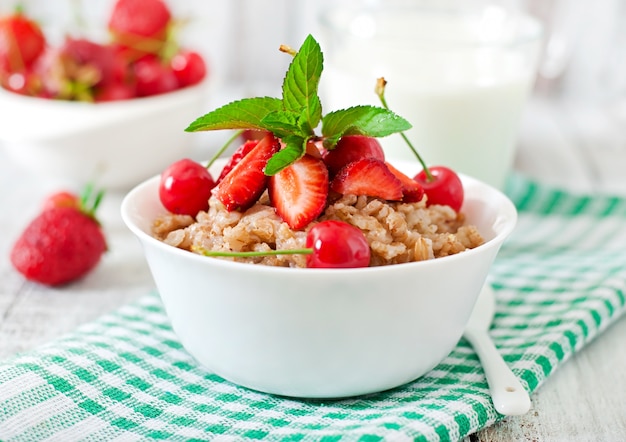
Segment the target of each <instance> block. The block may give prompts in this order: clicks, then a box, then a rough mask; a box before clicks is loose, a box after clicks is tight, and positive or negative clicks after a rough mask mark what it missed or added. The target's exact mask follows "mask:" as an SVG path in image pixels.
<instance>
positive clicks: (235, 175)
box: [213, 134, 280, 211]
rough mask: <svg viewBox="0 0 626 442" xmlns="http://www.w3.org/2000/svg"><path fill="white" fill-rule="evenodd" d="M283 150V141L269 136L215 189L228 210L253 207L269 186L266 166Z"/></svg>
mask: <svg viewBox="0 0 626 442" xmlns="http://www.w3.org/2000/svg"><path fill="white" fill-rule="evenodd" d="M279 149H280V142H279V141H278V139H277V138H275V137H274V136H273V135H272V134H268V135H266V136H265V137H264V138H263V139H262V140H261V141H259V143H258V144H257V145H256V146H255V147H254V149H252V150H251V151H250V152H249V153H248V154H247V155H245V156H244V157H243V158H242V159H241V160H240V161H239V162H238V163H237V164H236V165H235V167H233V169H232V170H231V171H230V172H229V173H228V174H227V175H226V176H225V177H224V178H223V179H222V180H221V181H220V182H219V184H218V185H217V186H215V187H214V188H213V195H214V196H215V197H216V198H217V199H218V200H220V201H221V202H222V204H224V207H226V210H228V211H233V210H245V209H247V208H249V207H251V206H252V205H253V204H254V203H255V202H256V200H257V199H258V198H259V197H260V196H261V194H262V193H263V192H264V191H265V189H266V188H267V181H268V178H269V177H268V176H267V175H265V166H266V165H267V162H268V160H269V159H270V158H271V157H272V155H274V154H275V153H276V152H278V150H279Z"/></svg>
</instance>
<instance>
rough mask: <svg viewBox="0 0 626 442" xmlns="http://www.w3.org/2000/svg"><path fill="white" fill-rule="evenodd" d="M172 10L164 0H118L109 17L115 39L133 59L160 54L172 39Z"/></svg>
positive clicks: (109, 26)
mask: <svg viewBox="0 0 626 442" xmlns="http://www.w3.org/2000/svg"><path fill="white" fill-rule="evenodd" d="M171 21H172V13H171V11H170V10H169V8H168V6H167V5H166V4H165V3H164V2H163V0H117V1H116V2H115V4H114V5H113V10H112V11H111V15H110V16H109V22H108V28H109V32H110V33H111V35H112V37H113V41H114V42H115V43H117V44H118V45H120V46H121V47H123V48H125V49H126V54H127V56H128V57H129V59H130V60H136V59H138V58H140V57H142V56H144V55H147V54H153V55H157V54H159V53H160V52H161V51H162V49H163V47H164V46H165V42H166V41H167V38H168V32H169V27H170V24H171Z"/></svg>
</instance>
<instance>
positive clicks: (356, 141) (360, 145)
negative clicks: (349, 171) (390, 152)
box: [324, 135, 385, 175]
mask: <svg viewBox="0 0 626 442" xmlns="http://www.w3.org/2000/svg"><path fill="white" fill-rule="evenodd" d="M361 158H377V159H379V160H381V161H385V153H384V152H383V148H382V147H381V145H380V143H379V142H378V140H377V139H376V138H372V137H366V136H363V135H346V136H344V137H341V139H340V140H339V142H338V143H337V145H336V146H335V148H334V149H333V150H330V151H328V153H327V154H326V156H325V157H324V162H325V163H326V166H327V167H328V171H329V172H330V174H331V175H335V174H336V173H337V172H339V170H340V169H341V168H342V167H344V166H345V165H346V164H349V163H351V162H353V161H356V160H360V159H361Z"/></svg>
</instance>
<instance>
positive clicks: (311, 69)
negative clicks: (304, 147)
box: [283, 35, 324, 135]
mask: <svg viewBox="0 0 626 442" xmlns="http://www.w3.org/2000/svg"><path fill="white" fill-rule="evenodd" d="M323 65H324V56H323V55H322V50H321V48H320V45H319V43H318V42H317V41H315V39H314V38H313V37H312V36H311V35H309V36H308V37H307V38H306V39H305V40H304V43H302V46H301V47H300V50H299V51H298V53H297V54H296V55H295V57H294V58H293V60H292V61H291V64H290V65H289V69H288V70H287V74H286V75H285V79H284V80H283V105H284V107H285V110H287V111H292V112H298V113H300V112H301V111H302V110H303V109H304V113H305V115H306V119H305V120H304V121H305V122H306V124H305V125H304V129H305V130H306V133H308V134H310V135H313V130H314V129H315V128H316V127H317V125H318V124H319V122H320V120H321V118H322V104H321V102H320V98H319V96H318V94H317V89H318V86H319V81H320V77H321V75H322V68H323Z"/></svg>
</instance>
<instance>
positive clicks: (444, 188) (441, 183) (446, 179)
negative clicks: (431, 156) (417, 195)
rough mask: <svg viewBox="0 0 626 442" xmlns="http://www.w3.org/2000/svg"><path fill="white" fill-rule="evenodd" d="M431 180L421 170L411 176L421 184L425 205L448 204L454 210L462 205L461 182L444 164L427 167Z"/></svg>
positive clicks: (456, 210)
mask: <svg viewBox="0 0 626 442" xmlns="http://www.w3.org/2000/svg"><path fill="white" fill-rule="evenodd" d="M428 170H430V173H431V174H432V176H433V180H432V181H429V180H428V177H427V175H426V172H425V171H424V170H422V171H421V172H420V173H418V174H417V175H415V177H414V178H413V179H414V180H415V181H417V182H418V183H420V184H421V185H422V188H423V189H424V193H426V196H427V197H428V199H427V202H426V205H428V206H431V205H433V204H441V205H446V206H450V207H451V208H452V209H453V210H454V211H455V212H458V211H459V210H461V206H462V205H463V198H464V193H463V183H461V179H460V178H459V176H458V175H457V174H456V173H455V172H454V171H453V170H452V169H449V168H447V167H445V166H434V167H429V168H428Z"/></svg>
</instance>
